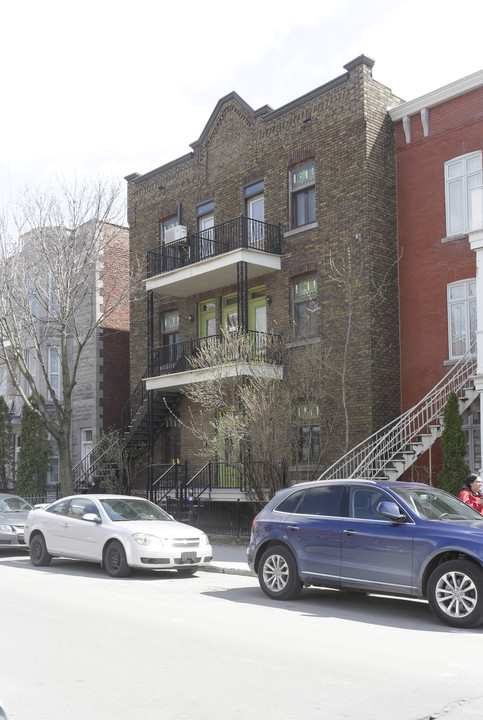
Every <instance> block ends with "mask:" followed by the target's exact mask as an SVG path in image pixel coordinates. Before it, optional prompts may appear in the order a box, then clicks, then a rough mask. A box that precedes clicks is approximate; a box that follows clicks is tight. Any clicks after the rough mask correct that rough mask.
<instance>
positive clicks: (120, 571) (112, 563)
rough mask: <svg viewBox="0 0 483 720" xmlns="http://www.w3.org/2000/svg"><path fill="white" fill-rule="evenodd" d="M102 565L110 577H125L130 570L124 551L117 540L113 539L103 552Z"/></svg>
mask: <svg viewBox="0 0 483 720" xmlns="http://www.w3.org/2000/svg"><path fill="white" fill-rule="evenodd" d="M104 567H105V568H106V571H107V573H108V575H110V576H111V577H118V578H120V577H126V576H127V575H129V573H130V572H131V568H130V567H129V565H128V564H127V560H126V553H125V551H124V548H123V546H122V544H121V543H120V542H118V540H113V541H112V542H110V543H109V545H108V546H107V548H106V550H105V552H104Z"/></svg>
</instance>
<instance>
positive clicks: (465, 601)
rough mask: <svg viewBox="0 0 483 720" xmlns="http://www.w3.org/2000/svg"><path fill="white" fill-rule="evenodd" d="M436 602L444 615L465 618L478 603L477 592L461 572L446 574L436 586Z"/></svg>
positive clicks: (471, 582)
mask: <svg viewBox="0 0 483 720" xmlns="http://www.w3.org/2000/svg"><path fill="white" fill-rule="evenodd" d="M436 602H437V603H438V606H439V608H440V609H441V610H442V612H444V614H445V615H449V616H450V617H452V618H465V617H468V615H470V614H471V613H472V612H473V610H474V609H475V607H476V603H477V602H478V591H477V589H476V586H475V584H474V582H473V580H472V579H471V578H470V577H469V576H468V575H466V574H465V573H463V572H455V571H453V572H447V573H445V574H444V575H442V576H441V577H440V579H439V580H438V583H437V585H436Z"/></svg>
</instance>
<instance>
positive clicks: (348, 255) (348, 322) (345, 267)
mask: <svg viewBox="0 0 483 720" xmlns="http://www.w3.org/2000/svg"><path fill="white" fill-rule="evenodd" d="M397 262H398V260H397V259H396V260H395V261H394V262H392V263H389V265H388V267H387V269H386V271H385V272H384V273H383V274H382V275H379V276H378V277H375V275H374V273H373V272H372V270H371V267H370V264H369V262H368V260H367V258H366V257H365V255H364V253H363V251H362V246H361V245H360V243H359V241H358V240H353V241H352V242H348V243H346V244H344V245H343V247H342V248H341V249H340V251H339V253H338V256H337V257H335V256H334V255H333V254H330V256H329V269H328V278H329V279H330V280H331V281H332V282H333V284H334V286H335V288H334V291H335V292H338V293H339V298H340V299H339V305H340V307H341V308H342V311H341V312H340V313H339V315H338V316H337V317H332V318H328V319H327V323H326V325H327V327H328V332H327V333H326V334H325V337H326V338H329V342H328V343H327V344H326V351H325V359H324V369H325V374H326V375H328V376H330V377H331V378H333V379H334V380H333V381H331V382H329V385H328V387H329V388H332V391H331V393H330V394H332V396H333V399H336V400H337V402H338V403H339V404H340V407H341V410H342V413H343V419H344V443H343V446H341V451H342V454H344V453H346V452H347V451H348V450H349V447H350V439H351V423H350V419H351V418H350V392H351V388H352V386H353V385H354V384H355V383H354V381H355V376H356V374H358V371H357V368H358V367H361V366H368V365H371V364H372V363H373V362H374V361H375V359H376V358H380V357H381V356H382V355H384V353H386V352H387V351H388V350H389V349H390V343H388V342H387V339H386V338H384V337H383V336H382V334H381V331H380V330H379V329H378V328H377V326H376V323H377V314H376V312H375V308H376V306H377V305H382V304H383V303H384V302H385V301H386V299H387V295H388V292H389V291H390V286H391V283H392V282H394V271H395V268H396V266H397ZM330 335H332V337H331V338H330ZM334 337H336V338H337V342H334ZM334 389H335V395H334Z"/></svg>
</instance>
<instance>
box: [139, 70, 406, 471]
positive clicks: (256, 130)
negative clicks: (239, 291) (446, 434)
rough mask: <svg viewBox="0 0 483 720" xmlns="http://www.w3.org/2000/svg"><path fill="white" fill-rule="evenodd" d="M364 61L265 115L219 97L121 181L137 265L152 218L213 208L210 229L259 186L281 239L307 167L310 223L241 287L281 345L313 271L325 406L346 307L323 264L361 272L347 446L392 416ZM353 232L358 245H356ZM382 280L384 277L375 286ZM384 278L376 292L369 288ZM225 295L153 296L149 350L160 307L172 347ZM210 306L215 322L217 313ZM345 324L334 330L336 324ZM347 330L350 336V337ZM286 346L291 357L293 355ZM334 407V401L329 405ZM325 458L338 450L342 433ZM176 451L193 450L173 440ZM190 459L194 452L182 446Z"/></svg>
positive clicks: (389, 178) (383, 189)
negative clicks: (153, 161) (174, 319)
mask: <svg viewBox="0 0 483 720" xmlns="http://www.w3.org/2000/svg"><path fill="white" fill-rule="evenodd" d="M371 67H372V64H371V62H367V61H366V59H364V58H361V59H360V61H358V62H355V63H353V64H351V65H350V68H349V70H348V72H347V73H346V74H345V75H343V76H341V77H340V78H337V79H336V80H334V81H333V82H331V83H327V85H324V86H322V87H321V88H318V89H317V90H314V91H313V92H312V93H308V94H307V95H306V96H304V97H302V98H299V99H298V100H295V101H293V102H292V103H289V104H288V105H286V106H284V107H282V108H280V109H279V110H276V111H271V112H269V111H268V110H267V109H264V110H262V111H260V112H259V113H257V112H254V111H253V110H252V109H251V108H249V107H248V106H247V105H246V103H245V102H244V101H243V100H242V99H241V98H239V97H238V96H237V95H236V94H234V93H233V94H231V95H229V96H227V97H226V98H223V99H222V100H220V102H219V103H218V105H217V108H216V112H215V113H214V114H213V115H212V117H211V118H210V121H209V123H208V125H207V126H206V127H205V129H204V130H203V132H202V134H201V136H200V139H199V140H198V141H197V142H196V143H193V145H192V148H193V152H192V153H190V154H188V155H185V156H183V157H182V158H179V159H178V160H175V161H173V162H172V163H169V164H168V165H165V166H163V167H160V168H158V169H156V170H153V171H152V172H149V173H147V174H146V175H143V176H138V175H136V174H134V175H131V176H129V177H128V178H127V179H128V221H129V226H130V247H131V263H132V264H133V263H135V262H137V261H139V262H141V263H143V262H144V261H145V256H146V252H147V250H148V249H150V248H154V247H156V246H158V245H159V242H160V241H159V222H160V220H162V219H164V218H167V217H169V216H170V215H173V214H175V213H176V210H177V207H178V203H181V209H182V216H181V223H182V224H183V225H186V226H187V228H188V232H189V233H191V232H195V231H196V230H197V228H196V206H197V203H200V202H204V201H207V200H214V207H215V211H214V212H215V224H219V223H221V222H225V221H227V220H230V219H232V218H234V217H237V216H240V215H241V214H242V213H243V212H244V186H245V185H246V184H247V182H250V181H254V180H259V179H263V180H264V196H265V221H266V222H268V223H273V224H280V227H281V231H282V234H285V233H287V232H288V231H290V224H289V222H290V217H289V185H288V178H289V169H290V168H291V167H292V166H294V165H295V164H297V163H302V162H305V161H308V160H312V159H313V160H314V161H315V167H316V221H317V223H318V224H317V226H314V227H312V228H310V229H304V230H303V231H300V232H296V233H290V234H288V235H287V236H284V238H283V246H282V269H281V271H280V272H276V273H271V274H267V275H266V276H264V277H261V278H260V277H259V278H257V279H256V280H253V281H252V282H251V286H255V285H260V284H266V292H267V295H269V296H271V298H272V303H271V304H270V305H269V307H268V308H267V321H268V330H269V331H275V332H278V333H281V334H282V335H283V337H284V339H285V340H286V341H291V340H292V297H291V287H292V281H293V278H295V277H296V276H298V275H301V274H305V273H309V272H310V273H314V272H315V273H316V274H317V279H318V288H319V302H320V306H321V310H320V313H319V316H320V325H319V335H320V342H321V343H324V344H325V346H326V347H329V346H330V347H331V348H332V351H331V352H332V360H331V362H332V365H333V368H332V371H331V372H332V375H331V377H329V376H328V377H326V378H324V379H323V380H321V388H320V392H321V398H324V397H325V402H326V403H327V404H328V403H329V402H331V401H330V397H331V394H333V393H332V390H333V387H334V383H339V384H340V377H339V376H338V373H337V369H338V368H339V367H340V362H341V360H340V359H341V357H342V351H343V346H344V339H345V331H346V325H347V323H346V318H347V317H348V309H347V303H346V297H345V296H344V295H343V294H341V293H340V291H339V290H338V289H337V287H336V285H335V283H334V281H333V280H332V279H331V277H330V261H331V258H338V261H339V262H342V261H343V259H344V258H345V257H346V255H347V248H348V247H349V246H350V247H351V248H352V250H351V252H352V254H353V258H354V262H357V264H358V266H359V267H360V268H361V272H360V273H359V277H358V279H357V285H358V287H357V290H356V295H355V297H354V298H353V300H354V305H353V320H354V321H355V323H357V342H354V341H353V344H352V346H351V351H350V352H351V354H350V357H349V368H348V378H349V387H348V390H349V402H350V412H351V427H352V431H351V444H354V443H356V442H358V441H360V440H362V439H363V438H364V437H366V436H367V435H369V434H370V433H372V432H373V431H374V430H375V429H376V428H378V427H380V426H381V425H383V424H385V423H386V422H387V421H388V420H389V419H391V418H393V417H394V416H396V415H398V414H399V410H400V401H399V350H398V319H397V310H398V303H397V284H396V281H397V267H396V259H397V250H396V222H395V220H396V210H395V160H394V138H393V127H392V123H391V122H390V119H389V118H388V115H387V107H388V105H390V104H391V103H392V104H395V100H394V98H393V97H392V95H391V93H390V91H389V90H388V89H387V88H385V87H383V86H381V85H379V84H378V83H377V82H375V81H374V79H373V78H372V72H371ZM356 236H357V237H358V238H360V241H356V240H355V238H356ZM385 278H387V280H384V279H385ZM383 281H384V295H383V296H382V295H381V294H379V293H375V295H376V297H375V298H373V299H372V300H370V298H371V295H373V294H374V288H375V287H377V286H378V285H381V284H382V283H383ZM235 291H236V287H235V286H231V287H228V288H217V289H216V291H209V292H207V293H204V294H203V295H193V296H190V297H187V298H167V299H163V298H160V297H155V302H154V308H155V310H154V312H155V315H154V320H155V343H157V342H158V337H157V332H158V327H159V316H160V313H161V312H162V311H166V310H168V309H174V308H178V309H179V311H180V339H182V340H183V339H187V338H189V337H195V336H196V334H197V328H198V326H197V322H194V323H190V322H189V320H188V315H194V316H195V317H196V314H197V307H198V302H199V301H200V300H202V299H208V298H211V297H215V298H216V300H217V303H220V300H221V297H222V295H223V294H225V293H228V292H235ZM146 307H147V305H146V302H145V300H143V299H140V300H136V301H133V303H132V305H131V384H132V386H134V385H135V384H136V383H137V381H138V379H139V378H140V377H141V375H142V373H143V372H144V371H145V369H146V366H147V349H146ZM219 312H220V310H219V305H218V315H219ZM344 323H345V324H344ZM355 338H356V336H355V334H354V335H353V339H355ZM296 351H297V350H296V349H294V352H296ZM332 402H333V401H332ZM337 432H338V439H337V440H336V441H335V442H333V444H332V447H331V448H330V449H329V452H328V453H327V461H329V460H331V459H335V458H336V457H338V455H339V454H340V447H341V443H342V444H343V438H342V435H343V426H342V424H341V425H340V426H339V428H338V431H337ZM182 440H183V453H185V452H186V451H187V449H188V448H187V446H189V445H190V444H192V443H193V440H192V439H191V440H188V438H187V437H185V436H184V435H183V437H182ZM192 449H193V452H194V450H195V448H194V447H193V448H192Z"/></svg>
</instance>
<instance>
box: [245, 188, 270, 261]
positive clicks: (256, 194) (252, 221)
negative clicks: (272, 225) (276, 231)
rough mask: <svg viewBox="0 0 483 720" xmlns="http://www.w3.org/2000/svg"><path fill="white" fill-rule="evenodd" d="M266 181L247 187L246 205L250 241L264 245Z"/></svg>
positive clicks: (252, 243)
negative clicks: (264, 192)
mask: <svg viewBox="0 0 483 720" xmlns="http://www.w3.org/2000/svg"><path fill="white" fill-rule="evenodd" d="M263 189H264V183H263V180H262V181H261V182H258V183H255V184H254V185H250V186H249V187H247V188H245V207H246V214H247V217H248V242H249V243H250V245H255V246H258V247H262V249H263V240H264V238H265V199H264V197H263Z"/></svg>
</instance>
